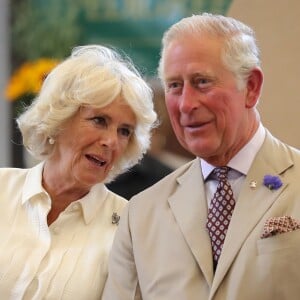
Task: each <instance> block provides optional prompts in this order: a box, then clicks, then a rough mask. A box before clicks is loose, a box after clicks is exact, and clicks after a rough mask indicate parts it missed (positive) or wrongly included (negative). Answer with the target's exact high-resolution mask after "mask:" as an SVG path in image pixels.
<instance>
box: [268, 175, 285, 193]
mask: <svg viewBox="0 0 300 300" xmlns="http://www.w3.org/2000/svg"><path fill="white" fill-rule="evenodd" d="M264 185H265V186H266V187H267V188H268V189H270V190H271V191H272V190H278V189H279V188H280V187H281V186H282V181H281V179H280V178H279V177H278V176H272V175H266V176H265V177H264Z"/></svg>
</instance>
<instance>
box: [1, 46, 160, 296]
mask: <svg viewBox="0 0 300 300" xmlns="http://www.w3.org/2000/svg"><path fill="white" fill-rule="evenodd" d="M155 120H156V113H155V112H154V110H153V103H152V93H151V90H150V88H149V87H148V86H147V84H146V83H145V82H144V81H143V80H142V78H141V76H140V75H139V73H138V72H137V71H136V70H135V68H134V67H133V66H132V64H131V63H130V62H129V61H128V60H126V59H124V58H122V57H121V56H120V55H118V54H117V53H116V52H115V51H113V50H111V49H108V48H105V47H102V46H96V45H94V46H83V47H78V48H75V49H74V50H73V52H72V55H71V56H70V57H69V58H67V59H66V60H65V61H63V62H62V63H61V64H59V65H58V66H57V67H56V68H55V69H54V70H53V71H52V72H51V73H50V74H49V75H48V76H47V78H46V80H45V81H44V84H43V86H42V89H41V92H40V94H39V95H38V97H37V98H36V99H35V100H34V102H33V103H32V105H31V106H30V107H29V108H28V109H27V111H25V112H24V113H23V114H22V115H21V116H20V117H19V118H18V120H17V122H18V125H19V128H20V130H21V133H22V136H23V141H24V145H25V147H26V148H27V149H28V150H29V151H30V152H31V154H32V155H33V156H34V157H36V158H38V159H41V160H42V162H41V163H39V164H38V165H36V166H35V167H33V168H31V169H13V168H3V169H1V170H0V182H1V183H2V191H1V196H0V209H1V211H2V212H3V213H2V216H1V220H0V231H1V233H0V295H1V299H30V300H32V299H56V300H57V299H76V300H81V299H84V300H87V299H88V300H91V299H99V298H100V296H101V293H102V288H103V285H104V282H105V280H106V276H107V256H108V252H109V250H110V247H111V243H112V239H113V236H114V233H115V230H116V228H117V224H118V221H119V218H120V214H121V211H122V208H123V207H124V205H125V203H126V200H125V199H123V198H121V197H120V196H117V195H116V194H114V193H112V192H110V191H109V190H107V188H106V187H105V185H104V183H107V182H109V181H111V180H112V179H113V178H115V177H116V176H117V175H118V174H120V173H122V172H124V171H125V170H127V169H128V168H130V167H131V166H133V165H134V164H136V163H137V162H138V161H139V160H140V159H141V158H142V155H143V154H144V153H145V152H146V150H147V149H148V147H149V143H150V131H151V129H152V127H153V126H154V123H155Z"/></svg>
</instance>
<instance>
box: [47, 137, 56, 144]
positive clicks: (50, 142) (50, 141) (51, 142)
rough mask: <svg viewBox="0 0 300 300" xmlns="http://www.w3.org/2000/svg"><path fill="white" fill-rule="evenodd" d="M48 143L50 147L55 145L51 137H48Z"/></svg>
mask: <svg viewBox="0 0 300 300" xmlns="http://www.w3.org/2000/svg"><path fill="white" fill-rule="evenodd" d="M48 142H49V144H50V145H53V144H54V143H55V139H54V138H52V137H50V138H49V139H48Z"/></svg>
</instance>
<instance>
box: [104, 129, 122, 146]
mask: <svg viewBox="0 0 300 300" xmlns="http://www.w3.org/2000/svg"><path fill="white" fill-rule="evenodd" d="M117 143H118V133H117V132H115V131H114V130H106V131H105V133H103V135H102V136H101V138H100V144H101V145H102V146H105V147H108V148H110V149H115V148H116V146H117Z"/></svg>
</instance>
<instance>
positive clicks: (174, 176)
mask: <svg viewBox="0 0 300 300" xmlns="http://www.w3.org/2000/svg"><path fill="white" fill-rule="evenodd" d="M198 161H199V160H198V159H194V160H191V161H189V162H187V163H186V164H184V165H182V166H180V167H179V168H177V169H176V170H174V171H173V172H171V173H170V174H168V175H166V176H165V177H164V178H163V179H161V180H159V181H158V182H157V183H155V184H154V185H152V186H151V187H149V188H147V189H145V190H144V191H142V192H140V193H138V194H137V195H135V196H134V197H133V198H132V199H131V200H130V202H132V203H134V202H141V201H147V202H148V201H150V200H151V201H161V199H162V198H164V199H166V198H167V197H168V196H169V195H171V194H172V193H174V192H175V190H176V189H177V186H178V179H179V178H181V177H182V176H184V175H185V174H186V173H187V172H188V171H189V170H190V169H191V167H192V166H193V165H195V164H197V163H198ZM199 168H200V165H199Z"/></svg>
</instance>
